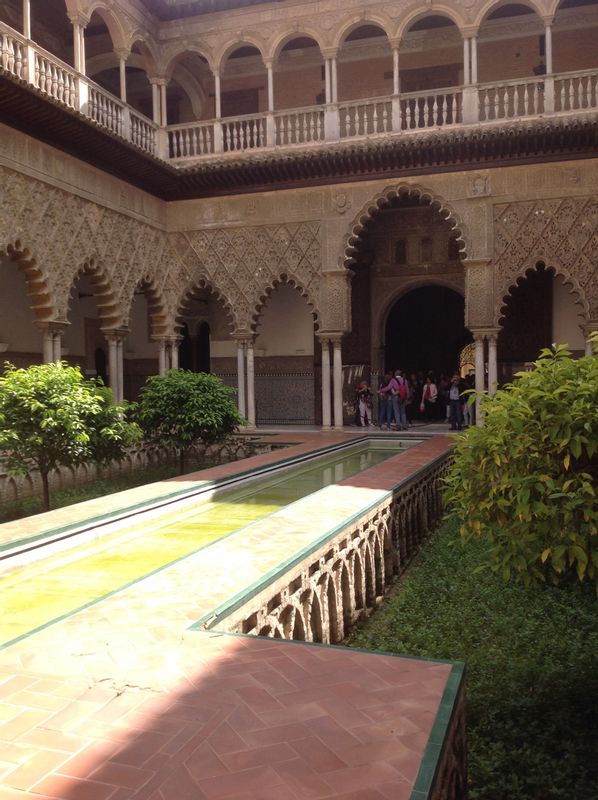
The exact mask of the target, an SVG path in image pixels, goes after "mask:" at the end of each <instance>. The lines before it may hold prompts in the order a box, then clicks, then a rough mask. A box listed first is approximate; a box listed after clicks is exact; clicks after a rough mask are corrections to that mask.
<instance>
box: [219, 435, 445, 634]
mask: <svg viewBox="0 0 598 800" xmlns="http://www.w3.org/2000/svg"><path fill="white" fill-rule="evenodd" d="M449 458H450V453H449V452H448V451H447V452H446V453H445V454H444V456H442V457H440V458H437V459H434V460H433V461H431V462H430V463H429V465H428V466H427V467H425V468H424V469H422V470H420V471H418V472H415V473H413V474H412V475H411V476H410V477H409V478H408V479H407V480H405V481H403V482H401V484H400V485H399V486H398V487H397V488H396V489H395V490H394V491H393V492H392V493H390V494H389V495H388V496H387V498H386V499H385V500H384V501H383V502H381V503H380V504H379V505H378V506H377V507H376V508H374V509H370V510H368V511H367V512H366V513H365V514H364V515H363V516H362V517H360V518H359V519H355V520H353V521H352V522H351V523H350V525H349V526H348V527H345V528H344V529H343V530H342V531H340V532H339V533H337V534H336V535H334V536H333V537H332V538H331V539H328V540H327V541H326V542H325V543H324V544H323V545H321V546H320V547H319V549H318V550H316V551H315V552H313V553H312V554H311V555H310V556H309V557H306V558H304V559H301V561H300V563H298V564H297V565H296V566H295V567H293V568H291V569H289V570H288V571H285V572H284V574H281V575H280V576H279V577H275V578H274V579H272V580H271V581H270V582H269V583H268V585H267V586H266V587H265V588H262V589H259V590H258V591H257V592H256V593H255V594H254V593H253V592H248V595H247V598H248V599H247V600H246V601H245V600H242V599H241V600H239V601H237V602H236V603H235V604H234V605H232V606H231V607H224V608H221V609H218V610H216V611H215V612H214V614H213V615H212V616H211V617H210V619H209V620H208V621H207V623H204V624H206V625H207V626H208V627H209V628H215V629H217V630H219V631H222V630H224V631H227V632H231V633H245V634H250V635H259V636H274V637H276V638H281V639H295V640H300V641H307V642H322V643H325V644H330V643H332V644H334V643H337V642H340V641H341V640H342V639H344V638H345V636H346V635H347V632H348V631H349V629H350V628H351V626H352V625H353V624H354V622H356V621H357V620H359V619H361V618H363V617H365V616H366V615H367V614H369V613H370V612H371V611H372V610H373V609H375V608H376V607H377V606H378V605H379V603H381V602H382V599H383V597H384V594H385V592H386V590H387V588H388V587H389V585H390V584H391V583H392V581H393V580H394V579H395V578H396V577H397V576H398V575H400V574H401V573H402V572H403V571H404V570H405V568H406V566H407V565H408V564H409V562H410V561H411V559H412V558H413V556H414V555H415V553H416V552H417V551H418V549H419V546H420V544H421V542H422V540H423V538H424V537H425V536H426V535H427V534H428V533H429V532H430V531H431V530H433V528H434V527H435V526H436V524H437V523H438V522H439V520H440V518H441V515H442V502H441V494H440V489H441V479H442V477H443V476H444V475H445V474H446V471H447V469H448V465H449ZM320 502H322V498H321V497H320Z"/></svg>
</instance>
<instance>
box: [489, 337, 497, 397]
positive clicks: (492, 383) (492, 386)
mask: <svg viewBox="0 0 598 800" xmlns="http://www.w3.org/2000/svg"><path fill="white" fill-rule="evenodd" d="M497 338H498V334H497V333H494V332H493V333H489V334H488V394H490V395H492V394H494V393H495V392H496V385H497V383H498V362H497V358H496V340H497Z"/></svg>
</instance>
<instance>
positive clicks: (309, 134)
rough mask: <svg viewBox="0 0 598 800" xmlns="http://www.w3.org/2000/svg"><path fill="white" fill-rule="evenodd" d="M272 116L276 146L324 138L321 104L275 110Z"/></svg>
mask: <svg viewBox="0 0 598 800" xmlns="http://www.w3.org/2000/svg"><path fill="white" fill-rule="evenodd" d="M273 118H274V144H276V145H277V146H280V147H286V146H288V145H293V144H309V143H310V142H323V141H324V139H325V128H324V110H323V108H322V107H321V106H311V107H309V108H293V109H291V110H288V111H276V112H274V114H273Z"/></svg>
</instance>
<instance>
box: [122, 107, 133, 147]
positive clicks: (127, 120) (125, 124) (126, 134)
mask: <svg viewBox="0 0 598 800" xmlns="http://www.w3.org/2000/svg"><path fill="white" fill-rule="evenodd" d="M120 114H121V116H120V135H121V136H122V137H123V139H126V140H127V141H128V142H130V141H131V113H130V111H129V109H128V108H127V106H123V107H122V108H121V110H120Z"/></svg>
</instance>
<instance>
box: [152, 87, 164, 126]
mask: <svg viewBox="0 0 598 800" xmlns="http://www.w3.org/2000/svg"><path fill="white" fill-rule="evenodd" d="M150 84H151V87H152V120H153V121H154V122H155V123H156V125H159V124H160V117H161V112H160V88H159V86H158V82H157V79H156V78H150Z"/></svg>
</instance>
